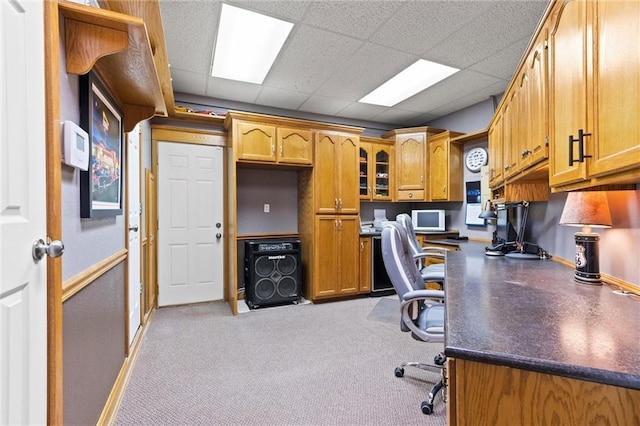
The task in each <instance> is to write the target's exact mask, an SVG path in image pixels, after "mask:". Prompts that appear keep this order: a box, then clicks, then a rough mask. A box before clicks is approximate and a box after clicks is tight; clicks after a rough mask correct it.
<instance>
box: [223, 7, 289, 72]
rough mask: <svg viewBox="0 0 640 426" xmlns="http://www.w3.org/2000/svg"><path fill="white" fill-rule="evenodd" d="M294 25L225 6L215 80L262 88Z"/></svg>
mask: <svg viewBox="0 0 640 426" xmlns="http://www.w3.org/2000/svg"><path fill="white" fill-rule="evenodd" d="M292 28H293V24H292V23H291V22H286V21H282V20H280V19H276V18H272V17H270V16H265V15H261V14H259V13H255V12H250V11H248V10H244V9H240V8H237V7H233V6H229V5H228V4H225V3H223V4H222V12H221V13H220V25H219V27H218V38H217V40H216V46H215V50H214V56H213V67H212V69H211V75H212V76H213V77H220V78H227V79H230V80H239V81H246V82H248V83H256V84H262V82H263V81H264V79H265V77H266V76H267V73H268V72H269V69H271V65H273V61H275V60H276V56H278V52H280V49H282V46H283V45H284V42H285V41H286V40H287V37H288V36H289V33H290V32H291V29H292Z"/></svg>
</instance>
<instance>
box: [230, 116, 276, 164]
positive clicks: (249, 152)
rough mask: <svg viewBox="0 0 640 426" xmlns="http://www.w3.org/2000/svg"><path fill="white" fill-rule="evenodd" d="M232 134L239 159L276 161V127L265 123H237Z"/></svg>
mask: <svg viewBox="0 0 640 426" xmlns="http://www.w3.org/2000/svg"><path fill="white" fill-rule="evenodd" d="M237 129H238V132H237V133H238V134H237V135H234V141H235V142H236V149H237V150H238V159H239V160H250V161H269V162H275V161H276V128H275V126H269V125H266V124H255V123H242V122H240V123H238V127H237Z"/></svg>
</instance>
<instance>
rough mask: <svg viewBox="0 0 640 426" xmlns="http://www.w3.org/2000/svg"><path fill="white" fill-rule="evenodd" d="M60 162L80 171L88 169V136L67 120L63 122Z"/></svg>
mask: <svg viewBox="0 0 640 426" xmlns="http://www.w3.org/2000/svg"><path fill="white" fill-rule="evenodd" d="M62 161H64V163H65V164H68V165H70V166H73V167H77V168H78V169H80V170H85V171H86V170H88V169H89V135H88V134H87V132H85V131H84V130H82V128H81V127H80V126H78V125H77V124H76V123H74V122H73V121H69V120H65V122H64V137H63V147H62Z"/></svg>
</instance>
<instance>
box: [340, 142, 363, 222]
mask: <svg viewBox="0 0 640 426" xmlns="http://www.w3.org/2000/svg"><path fill="white" fill-rule="evenodd" d="M358 139H359V138H358V136H340V138H339V145H338V146H339V151H338V156H337V157H338V161H337V162H336V163H335V164H336V165H337V167H338V170H337V173H336V174H335V175H336V176H337V181H336V186H337V198H338V211H339V212H340V213H346V214H352V213H358V212H359V211H360V196H359V195H358V193H359V191H358V189H359V185H358V174H359V163H358V159H359V156H360V155H359V154H360V151H359V146H360V143H359V140H358Z"/></svg>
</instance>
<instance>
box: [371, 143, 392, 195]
mask: <svg viewBox="0 0 640 426" xmlns="http://www.w3.org/2000/svg"><path fill="white" fill-rule="evenodd" d="M372 153H373V172H372V176H371V182H372V186H373V197H372V199H373V200H376V201H382V200H384V201H391V200H392V196H391V194H392V191H393V187H392V183H393V182H392V179H393V172H394V170H393V163H392V159H393V154H394V153H393V147H392V146H388V145H374V146H373V150H372Z"/></svg>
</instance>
